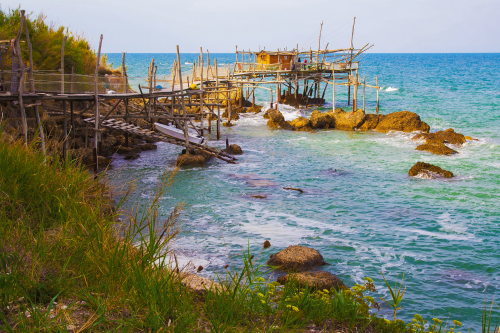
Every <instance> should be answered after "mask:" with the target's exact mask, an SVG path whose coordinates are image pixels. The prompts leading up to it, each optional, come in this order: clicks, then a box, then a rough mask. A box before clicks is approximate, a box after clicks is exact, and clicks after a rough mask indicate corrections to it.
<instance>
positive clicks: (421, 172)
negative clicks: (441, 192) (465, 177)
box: [408, 162, 453, 178]
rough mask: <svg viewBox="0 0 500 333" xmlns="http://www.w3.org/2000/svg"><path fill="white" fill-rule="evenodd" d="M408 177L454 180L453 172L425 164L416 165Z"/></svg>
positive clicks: (418, 163)
mask: <svg viewBox="0 0 500 333" xmlns="http://www.w3.org/2000/svg"><path fill="white" fill-rule="evenodd" d="M408 175H410V176H412V177H416V176H421V177H423V178H439V177H444V178H453V172H451V171H447V170H444V169H441V168H440V167H438V166H435V165H432V164H429V163H425V162H417V163H415V165H414V166H412V167H411V169H410V170H409V171H408ZM436 176H437V177H436Z"/></svg>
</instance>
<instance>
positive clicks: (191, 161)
mask: <svg viewBox="0 0 500 333" xmlns="http://www.w3.org/2000/svg"><path fill="white" fill-rule="evenodd" d="M211 157H212V156H211V155H210V154H207V153H205V152H203V151H201V150H194V151H189V152H187V151H186V150H185V149H184V150H182V153H181V154H180V155H179V156H178V157H177V161H176V163H175V164H176V165H177V166H204V165H205V163H207V162H208V161H209V160H210V158H211Z"/></svg>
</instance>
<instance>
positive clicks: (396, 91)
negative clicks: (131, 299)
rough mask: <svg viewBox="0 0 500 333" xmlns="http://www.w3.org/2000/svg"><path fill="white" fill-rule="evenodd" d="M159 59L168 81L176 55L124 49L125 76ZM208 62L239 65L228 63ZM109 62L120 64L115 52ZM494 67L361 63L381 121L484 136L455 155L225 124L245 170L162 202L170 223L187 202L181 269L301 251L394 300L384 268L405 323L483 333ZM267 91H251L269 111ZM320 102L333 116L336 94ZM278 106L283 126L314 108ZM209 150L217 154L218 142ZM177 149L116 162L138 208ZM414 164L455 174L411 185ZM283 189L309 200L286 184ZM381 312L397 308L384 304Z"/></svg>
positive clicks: (497, 94) (407, 57)
mask: <svg viewBox="0 0 500 333" xmlns="http://www.w3.org/2000/svg"><path fill="white" fill-rule="evenodd" d="M196 56H197V55H196V54H182V55H181V58H182V61H183V62H184V61H193V60H194V59H195V57H196ZM151 57H155V60H156V61H157V63H160V65H159V70H158V73H160V69H161V70H165V73H168V72H169V66H171V64H172V62H173V59H174V56H173V55H172V54H154V55H149V54H129V55H127V62H128V65H129V74H130V75H135V76H144V74H145V73H146V68H147V64H148V63H149V61H150V60H151ZM213 57H217V59H218V61H219V63H221V62H224V61H226V62H232V61H234V55H232V54H211V58H213ZM109 58H110V60H111V61H114V62H115V63H119V62H120V59H121V55H118V54H111V55H110V56H109ZM115 59H116V60H115ZM499 66H500V54H369V55H367V56H366V57H365V58H364V59H363V61H362V64H361V70H360V74H362V75H366V79H367V83H368V82H369V83H374V81H375V75H378V77H379V83H380V85H381V86H383V87H384V88H383V89H382V90H381V91H380V100H381V111H380V112H381V113H383V114H386V113H389V112H394V111H399V110H409V111H413V112H416V113H418V114H419V115H420V117H421V118H422V119H423V120H424V121H426V122H427V123H428V124H429V125H430V126H431V131H436V130H442V129H447V128H450V127H452V128H454V129H455V130H456V131H457V132H460V133H463V134H464V135H470V136H472V137H474V138H477V139H478V140H479V141H472V142H468V143H467V144H465V145H464V146H463V147H453V148H454V149H456V150H458V152H459V154H457V155H455V156H437V155H432V154H430V153H426V152H420V151H416V150H415V147H416V143H415V142H412V141H411V140H410V138H411V136H412V135H411V134H407V133H389V134H383V133H375V132H344V131H337V130H318V131H316V133H305V132H289V131H283V130H271V129H269V128H267V126H266V120H264V119H263V118H262V115H261V114H259V115H255V116H254V115H244V116H243V117H242V119H241V120H239V121H238V122H236V124H237V126H235V127H233V128H230V129H227V128H223V137H228V138H229V142H230V143H237V144H239V145H240V146H241V147H242V149H243V150H244V152H245V154H244V155H242V156H241V157H240V158H239V161H238V164H236V165H228V164H225V163H223V162H219V161H217V160H214V161H211V162H210V163H209V164H208V166H207V167H205V168H182V169H181V170H180V171H179V173H178V175H177V180H176V182H175V183H174V184H173V186H172V187H171V188H170V190H169V191H168V192H167V193H166V195H165V196H164V197H163V198H162V200H161V205H162V206H161V208H162V212H163V214H164V215H165V216H166V215H167V214H168V212H169V211H170V209H171V208H172V207H173V206H174V205H175V204H176V203H178V202H184V203H185V204H186V207H185V209H184V211H183V214H182V217H181V219H182V223H183V229H182V233H181V235H180V236H179V237H178V239H177V240H176V242H175V247H176V251H177V253H178V255H179V256H180V257H181V259H182V262H187V261H189V260H192V261H193V263H194V264H195V265H198V264H201V265H203V266H204V267H205V270H204V271H203V273H204V274H206V275H213V274H214V273H215V272H217V271H221V270H222V267H223V266H224V265H225V264H227V263H229V261H228V259H227V252H228V251H229V252H231V253H233V254H236V253H239V252H240V251H241V247H246V246H247V244H248V242H249V243H250V246H251V248H252V250H253V251H254V253H258V251H260V247H261V244H262V243H263V242H264V240H266V239H268V240H270V242H271V244H272V245H273V246H272V247H271V248H270V249H269V250H267V252H265V253H266V256H267V255H269V253H274V252H277V251H278V250H281V249H283V248H285V247H286V246H288V245H293V244H301V245H306V246H310V247H313V248H315V249H317V250H319V251H320V252H321V253H322V254H323V256H324V257H325V259H326V261H327V262H329V263H330V264H331V266H326V267H325V268H324V269H326V270H328V271H330V272H332V273H334V274H336V275H338V276H339V277H340V278H342V280H344V282H345V283H346V284H348V285H353V284H354V283H359V282H361V279H362V278H363V277H365V276H369V277H371V278H373V279H374V281H375V285H376V286H377V291H378V294H377V296H382V297H385V296H387V295H388V290H387V288H386V287H385V285H384V283H383V280H382V276H381V274H380V272H383V273H384V275H385V276H386V277H387V278H388V280H389V281H392V282H395V281H396V280H397V279H398V278H399V279H400V278H401V275H402V274H403V273H405V280H404V284H405V285H406V286H407V290H406V294H405V298H404V300H403V302H402V303H401V305H402V309H401V310H400V316H401V318H403V319H406V320H409V319H411V317H412V316H413V315H414V314H415V313H420V314H421V315H422V316H424V318H426V319H428V320H430V319H431V318H432V317H439V318H442V319H447V318H450V319H457V320H460V321H461V322H462V323H463V324H464V326H465V327H466V328H468V327H472V328H473V330H477V329H478V327H479V325H480V322H481V306H482V304H483V302H484V300H485V298H488V299H491V298H493V296H494V295H495V292H496V288H497V287H498V285H499V283H500V274H499V268H500V267H499V266H500V245H499V240H498V239H499V238H498V235H499V232H500V194H499V191H498V188H499V185H500V180H499V175H500V150H499V148H500V134H499V128H500V112H499V111H500V73H499V71H498V67H499ZM268 94H269V93H268V92H267V93H266V94H264V93H260V94H259V95H258V96H257V97H258V99H260V102H261V103H264V105H265V106H268V105H269V103H268V102H269V100H268V99H269V97H268V96H269V95H268ZM360 96H361V93H360ZM326 98H327V99H329V103H330V104H329V105H327V107H329V108H331V101H332V93H331V91H330V90H327V93H326ZM366 98H367V102H366V108H367V112H368V113H370V112H374V109H375V98H376V94H375V91H373V90H372V89H367V96H366ZM346 99H347V94H346V89H342V88H339V89H337V104H336V106H337V107H345V106H346ZM360 100H361V99H360ZM280 109H281V111H282V112H283V113H284V115H285V117H286V118H287V119H293V118H295V117H297V116H300V115H301V114H305V115H306V116H308V115H309V114H310V111H311V110H295V109H293V108H291V107H287V106H280ZM209 138H210V137H209ZM211 139H212V140H214V138H213V137H211ZM210 144H211V145H214V146H218V147H222V146H223V141H222V140H221V141H220V142H217V141H212V142H210ZM180 150H181V148H179V147H173V146H169V145H167V144H162V143H160V144H159V145H158V151H156V152H144V153H142V155H141V157H140V158H139V159H137V160H134V161H131V162H128V163H126V161H123V160H122V159H121V158H120V157H117V159H116V160H115V161H114V162H113V165H114V166H115V170H118V169H121V170H120V174H119V176H118V177H119V179H128V178H135V179H137V180H138V181H137V184H138V187H137V190H136V192H135V194H134V195H133V197H132V200H131V202H138V201H140V202H144V201H145V200H147V199H148V198H149V197H151V195H152V192H153V190H154V188H155V186H156V184H157V181H158V178H159V177H160V176H161V175H162V174H163V173H164V172H165V171H168V170H172V166H173V164H174V163H175V159H176V157H177V155H178V154H179V153H180ZM417 161H425V162H429V163H433V164H436V165H438V166H440V167H442V168H444V169H447V170H450V171H452V172H453V173H454V174H455V175H456V177H455V178H454V179H452V180H428V179H416V178H411V177H408V175H407V172H408V170H409V169H410V167H411V166H412V165H413V164H415V163H416V162H417ZM115 173H116V171H112V172H111V174H115ZM254 180H260V181H259V182H255V181H254ZM262 180H266V181H262ZM257 185H258V186H257ZM260 185H264V186H260ZM288 186H291V187H299V188H301V189H303V190H304V191H305V193H303V194H299V193H297V192H295V191H286V190H283V189H282V188H283V187H288ZM254 194H262V195H265V196H267V198H266V199H254V198H251V197H250V195H254ZM381 313H382V314H384V315H386V316H389V315H390V314H391V311H390V310H389V309H388V308H387V307H383V308H382V310H381Z"/></svg>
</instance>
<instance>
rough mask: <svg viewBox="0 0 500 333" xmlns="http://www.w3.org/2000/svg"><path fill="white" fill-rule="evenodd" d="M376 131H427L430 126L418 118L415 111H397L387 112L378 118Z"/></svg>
mask: <svg viewBox="0 0 500 333" xmlns="http://www.w3.org/2000/svg"><path fill="white" fill-rule="evenodd" d="M375 130H376V131H377V132H383V133H386V132H389V131H401V132H415V131H421V132H424V133H429V130H430V127H429V125H427V123H425V122H423V121H422V120H420V117H419V116H418V114H416V113H415V112H410V111H398V112H393V113H389V114H388V115H385V116H384V117H383V118H382V119H380V121H379V123H378V125H377V127H376V128H375Z"/></svg>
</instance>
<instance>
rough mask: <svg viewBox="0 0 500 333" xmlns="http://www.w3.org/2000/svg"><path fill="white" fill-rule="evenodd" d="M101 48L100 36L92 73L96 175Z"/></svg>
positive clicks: (95, 163) (95, 171) (97, 165)
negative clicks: (98, 77) (98, 78)
mask: <svg viewBox="0 0 500 333" xmlns="http://www.w3.org/2000/svg"><path fill="white" fill-rule="evenodd" d="M101 46H102V35H101V38H100V39H99V49H98V51H97V62H96V65H95V73H94V95H95V115H94V120H95V124H94V125H95V126H94V150H93V155H94V173H95V174H96V173H97V169H98V168H99V164H98V161H97V141H98V139H99V136H100V135H99V123H100V115H99V95H98V93H99V90H98V87H97V74H98V73H99V62H100V61H101Z"/></svg>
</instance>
